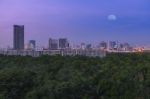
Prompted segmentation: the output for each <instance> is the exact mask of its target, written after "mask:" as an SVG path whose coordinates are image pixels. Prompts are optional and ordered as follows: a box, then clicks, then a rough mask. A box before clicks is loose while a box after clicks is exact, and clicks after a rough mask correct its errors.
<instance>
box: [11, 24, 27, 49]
mask: <svg viewBox="0 0 150 99" xmlns="http://www.w3.org/2000/svg"><path fill="white" fill-rule="evenodd" d="M13 40H14V41H13V46H14V47H13V48H14V50H23V49H24V26H23V25H14V39H13Z"/></svg>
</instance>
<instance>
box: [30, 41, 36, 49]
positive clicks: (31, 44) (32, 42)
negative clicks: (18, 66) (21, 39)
mask: <svg viewBox="0 0 150 99" xmlns="http://www.w3.org/2000/svg"><path fill="white" fill-rule="evenodd" d="M29 47H30V49H35V48H36V41H35V40H30V41H29Z"/></svg>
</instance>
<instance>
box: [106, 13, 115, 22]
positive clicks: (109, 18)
mask: <svg viewBox="0 0 150 99" xmlns="http://www.w3.org/2000/svg"><path fill="white" fill-rule="evenodd" d="M107 18H108V20H110V21H115V20H117V16H116V15H113V14H111V15H108V17H107Z"/></svg>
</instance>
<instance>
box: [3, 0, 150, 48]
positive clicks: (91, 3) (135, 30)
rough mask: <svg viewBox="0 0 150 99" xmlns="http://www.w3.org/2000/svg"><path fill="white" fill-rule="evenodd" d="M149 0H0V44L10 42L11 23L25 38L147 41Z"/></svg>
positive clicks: (41, 40) (44, 41) (40, 40)
mask: <svg viewBox="0 0 150 99" xmlns="http://www.w3.org/2000/svg"><path fill="white" fill-rule="evenodd" d="M149 5H150V1H149V0H123V1H122V0H109V1H108V0H0V46H7V45H10V46H12V39H13V25H14V24H20V25H25V42H28V40H30V39H35V40H36V41H37V43H38V44H39V45H44V46H45V45H47V44H48V39H49V38H50V37H52V38H59V37H65V38H68V39H69V40H70V41H72V42H73V43H80V42H88V43H89V42H91V43H95V42H96V43H98V42H100V41H103V40H104V41H109V40H115V41H116V40H117V41H121V42H129V43H132V44H146V45H150V39H149V37H150V34H149V33H150V13H149V12H150V7H149Z"/></svg>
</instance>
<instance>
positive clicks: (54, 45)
mask: <svg viewBox="0 0 150 99" xmlns="http://www.w3.org/2000/svg"><path fill="white" fill-rule="evenodd" d="M49 49H50V50H57V49H58V40H56V39H52V38H50V39H49Z"/></svg>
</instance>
